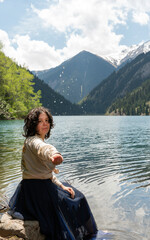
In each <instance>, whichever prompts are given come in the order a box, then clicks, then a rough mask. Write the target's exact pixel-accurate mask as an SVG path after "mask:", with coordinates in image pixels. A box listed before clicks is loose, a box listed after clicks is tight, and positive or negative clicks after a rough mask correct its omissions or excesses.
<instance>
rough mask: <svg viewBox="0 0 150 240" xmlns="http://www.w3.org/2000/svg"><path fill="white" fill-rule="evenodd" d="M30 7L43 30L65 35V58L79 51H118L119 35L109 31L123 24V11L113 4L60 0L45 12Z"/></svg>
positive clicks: (120, 36)
mask: <svg viewBox="0 0 150 240" xmlns="http://www.w3.org/2000/svg"><path fill="white" fill-rule="evenodd" d="M32 8H33V11H34V12H35V13H37V15H38V16H39V18H41V20H42V21H43V23H44V26H45V28H48V27H49V28H53V29H55V30H56V31H59V32H66V46H65V47H64V49H62V50H61V52H63V53H64V55H65V56H72V55H73V54H76V53H77V52H79V51H82V50H83V49H84V50H88V51H92V52H93V53H97V54H100V55H103V56H105V55H107V54H110V53H111V52H114V50H116V49H117V50H120V47H119V42H120V40H121V38H122V37H123V36H122V35H117V34H115V33H114V31H113V28H114V26H115V25H116V24H125V20H126V18H127V12H126V11H125V9H121V8H120V7H119V8H118V6H117V2H115V1H114V2H112V1H109V0H107V1H104V0H102V1H97V0H90V1H87V0H83V1H80V0H76V1H74V0H63V1H59V2H58V3H57V4H55V5H51V6H50V7H49V8H48V9H42V10H38V9H36V8H35V7H34V6H32ZM121 48H122V47H121Z"/></svg>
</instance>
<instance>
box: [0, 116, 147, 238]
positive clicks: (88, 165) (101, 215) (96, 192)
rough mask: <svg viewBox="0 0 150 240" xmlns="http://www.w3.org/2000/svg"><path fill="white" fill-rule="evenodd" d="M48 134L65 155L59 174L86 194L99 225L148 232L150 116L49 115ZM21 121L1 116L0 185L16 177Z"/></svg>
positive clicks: (122, 234)
mask: <svg viewBox="0 0 150 240" xmlns="http://www.w3.org/2000/svg"><path fill="white" fill-rule="evenodd" d="M54 121H55V128H54V129H53V130H52V136H51V138H50V139H49V140H48V142H50V143H51V144H53V145H55V146H56V147H57V149H58V150H59V151H60V152H61V153H62V155H63V157H64V163H63V164H62V165H60V166H59V169H60V174H59V178H60V180H64V179H66V180H68V181H69V182H71V183H72V184H73V185H74V186H75V187H77V188H79V189H80V190H81V191H83V192H84V194H85V195H86V196H87V199H88V201H89V203H90V206H91V208H92V211H93V213H94V216H95V218H96V221H97V223H98V227H99V228H100V229H102V230H108V231H111V232H113V233H114V239H119V240H120V239H121V240H124V239H128V240H129V239H130V240H132V239H136V240H139V239H142V240H144V239H149V236H150V230H149V229H150V204H149V196H150V195H149V194H150V181H149V180H150V140H149V133H150V121H149V117H102V116H101V117H100V116H87V117H86V116H70V117H69V116H68V117H61V116H60V117H54ZM22 125H23V122H22V121H10V122H9V121H1V122H0V170H1V175H0V189H1V191H3V192H7V193H9V194H12V192H13V189H14V188H15V186H16V185H17V183H18V182H19V180H20V178H21V172H20V158H21V149H22V145H23V141H24V139H23V137H22Z"/></svg>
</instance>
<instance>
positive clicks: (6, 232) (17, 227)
mask: <svg viewBox="0 0 150 240" xmlns="http://www.w3.org/2000/svg"><path fill="white" fill-rule="evenodd" d="M44 239H45V237H44V235H42V234H41V233H40V227H39V223H38V222H37V221H22V220H18V219H13V218H12V217H11V216H10V215H8V214H7V213H4V214H3V216H2V218H1V220H0V240H44Z"/></svg>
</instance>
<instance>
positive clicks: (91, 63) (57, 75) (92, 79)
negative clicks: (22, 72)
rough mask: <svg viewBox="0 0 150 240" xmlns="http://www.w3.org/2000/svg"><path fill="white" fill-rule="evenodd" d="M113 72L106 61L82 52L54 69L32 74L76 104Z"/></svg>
mask: <svg viewBox="0 0 150 240" xmlns="http://www.w3.org/2000/svg"><path fill="white" fill-rule="evenodd" d="M113 71H115V67H114V66H113V65H112V64H110V63H109V62H108V61H106V60H105V59H103V58H102V57H100V56H97V55H95V54H93V53H90V52H87V51H85V50H84V51H82V52H80V53H78V54H77V55H75V56H74V57H72V58H70V59H68V60H66V61H65V62H63V63H62V64H60V65H59V66H57V67H56V68H52V69H49V70H45V72H43V71H42V72H36V73H34V72H33V73H34V74H36V75H37V76H38V77H39V78H40V79H42V80H44V81H45V82H46V83H47V84H48V85H49V86H50V87H51V88H52V89H54V90H55V91H56V92H58V93H60V94H61V95H62V96H64V97H65V98H66V99H68V100H69V101H71V102H72V103H77V102H79V101H80V100H81V99H82V98H84V97H85V96H86V95H87V94H88V93H89V92H90V91H91V90H92V89H93V88H94V87H96V86H97V85H98V84H99V83H100V82H101V81H102V80H103V79H104V78H106V77H107V76H109V74H111V73H112V72H113Z"/></svg>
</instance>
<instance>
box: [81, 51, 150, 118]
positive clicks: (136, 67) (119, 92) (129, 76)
mask: <svg viewBox="0 0 150 240" xmlns="http://www.w3.org/2000/svg"><path fill="white" fill-rule="evenodd" d="M148 78H150V52H148V53H147V54H141V55H139V56H138V57H137V58H135V59H134V60H133V61H132V62H130V63H128V64H126V65H125V66H124V67H123V68H121V69H120V70H118V71H117V72H113V73H112V74H111V75H110V76H109V77H108V78H106V79H105V80H104V81H102V83H100V84H99V85H98V86H97V87H96V88H95V89H93V90H92V91H91V92H90V94H89V95H88V96H87V97H86V98H84V99H83V100H82V101H81V102H80V106H81V107H82V108H83V109H84V113H85V114H105V113H106V110H107V108H108V107H109V106H110V105H111V104H112V103H113V102H114V101H115V100H116V99H117V98H122V97H124V96H125V95H126V94H127V93H130V92H131V91H133V90H134V89H135V88H137V87H139V86H140V85H141V84H142V83H143V82H144V81H145V80H147V79H148Z"/></svg>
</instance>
